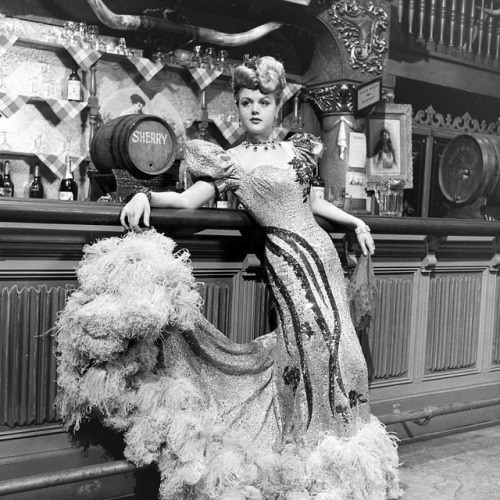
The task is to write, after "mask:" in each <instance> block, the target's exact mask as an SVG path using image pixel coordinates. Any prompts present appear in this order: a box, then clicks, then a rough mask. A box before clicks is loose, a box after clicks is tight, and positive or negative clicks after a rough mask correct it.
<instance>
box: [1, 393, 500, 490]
mask: <svg viewBox="0 0 500 500" xmlns="http://www.w3.org/2000/svg"><path fill="white" fill-rule="evenodd" d="M496 405H500V397H498V398H490V399H483V400H478V401H468V402H460V403H451V404H449V405H444V406H429V407H427V408H422V409H419V410H411V411H405V412H401V413H393V414H389V415H382V416H380V417H379V420H381V421H382V422H383V423H384V424H385V425H390V424H396V423H401V422H409V421H415V422H416V423H419V424H422V422H418V420H422V419H423V420H424V422H423V423H427V422H428V421H429V420H430V419H431V418H433V417H437V416H439V415H448V414H451V413H458V412H461V411H468V410H475V409H478V408H487V407H489V406H496ZM148 467H150V466H145V467H136V466H135V465H133V464H132V463H130V462H128V461H127V460H117V461H114V462H109V463H105V464H99V465H92V466H87V467H81V468H78V469H68V470H65V471H58V472H52V473H43V474H35V475H32V476H26V477H22V478H19V479H11V480H8V481H0V496H2V495H9V494H14V493H22V492H25V491H33V490H38V489H43V488H49V487H53V486H59V485H63V484H70V483H73V482H77V481H85V480H89V479H97V478H102V477H106V476H114V475H118V474H125V473H129V472H135V471H137V470H140V469H146V468H148Z"/></svg>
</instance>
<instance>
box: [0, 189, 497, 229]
mask: <svg viewBox="0 0 500 500" xmlns="http://www.w3.org/2000/svg"><path fill="white" fill-rule="evenodd" d="M10 200H12V199H9V200H7V201H6V200H3V199H2V198H0V226H1V225H2V223H7V224H16V225H19V224H31V225H36V226H39V227H40V230H44V231H45V230H46V226H48V225H51V226H52V228H54V227H58V228H61V229H62V228H64V226H72V227H74V226H82V225H87V226H93V227H94V228H97V227H103V228H106V227H109V228H113V229H114V230H115V231H116V230H119V227H118V226H119V225H120V220H119V215H120V210H121V208H122V207H123V204H119V203H96V202H92V201H89V202H85V201H81V202H71V203H67V202H59V201H57V200H39V201H35V200H31V199H30V200H24V199H19V200H15V201H10ZM360 217H361V218H362V219H363V220H364V221H365V222H366V223H367V224H368V225H369V226H370V227H371V229H372V232H374V233H379V234H412V235H441V236H450V235H454V236H491V237H497V236H500V221H486V220H482V219H439V218H423V217H379V216H374V215H360ZM317 220H318V222H319V223H320V224H321V226H322V227H323V228H324V229H325V230H326V231H328V232H331V233H338V232H347V230H346V228H345V227H344V226H334V225H333V224H330V223H329V222H327V221H326V220H324V219H321V218H319V217H318V218H317ZM34 221H36V223H35V222H34ZM151 223H152V225H154V227H156V228H157V229H162V228H184V229H235V230H240V231H249V230H250V231H253V230H259V226H258V225H257V224H256V223H255V221H253V219H252V218H251V217H250V216H249V215H248V214H247V213H246V212H245V211H244V210H216V209H204V208H202V209H198V210H188V209H182V210H181V209H172V208H168V209H160V208H153V209H152V211H151Z"/></svg>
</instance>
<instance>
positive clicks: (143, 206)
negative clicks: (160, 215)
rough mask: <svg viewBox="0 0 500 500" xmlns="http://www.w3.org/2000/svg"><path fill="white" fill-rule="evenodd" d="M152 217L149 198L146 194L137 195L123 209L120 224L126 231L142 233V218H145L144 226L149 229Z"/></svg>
mask: <svg viewBox="0 0 500 500" xmlns="http://www.w3.org/2000/svg"><path fill="white" fill-rule="evenodd" d="M150 215H151V207H150V206H149V201H148V197H147V196H146V194H145V193H137V194H136V195H134V197H133V198H132V199H131V200H130V201H129V202H128V203H127V204H126V205H125V206H124V207H123V209H122V211H121V214H120V222H121V224H122V226H123V227H124V228H125V229H128V230H129V231H135V232H136V233H141V232H142V231H143V229H142V228H141V226H140V221H141V218H143V221H144V226H145V227H146V228H149V216H150Z"/></svg>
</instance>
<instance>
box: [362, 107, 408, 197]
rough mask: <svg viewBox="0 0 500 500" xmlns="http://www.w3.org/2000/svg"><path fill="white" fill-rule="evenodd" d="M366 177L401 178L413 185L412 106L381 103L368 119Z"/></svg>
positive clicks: (380, 179) (370, 180)
mask: <svg viewBox="0 0 500 500" xmlns="http://www.w3.org/2000/svg"><path fill="white" fill-rule="evenodd" d="M367 134H368V137H367V142H368V145H367V146H368V147H367V155H368V158H367V162H366V163H367V180H368V183H369V184H376V183H378V182H383V181H386V180H389V179H401V180H403V181H404V183H405V189H410V188H412V187H413V172H412V170H413V169H412V156H411V106H410V105H409V104H393V103H383V104H379V105H377V107H376V108H375V109H374V111H373V112H372V113H371V114H370V117H369V119H368V132H367Z"/></svg>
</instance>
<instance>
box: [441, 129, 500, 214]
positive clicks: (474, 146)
mask: <svg viewBox="0 0 500 500" xmlns="http://www.w3.org/2000/svg"><path fill="white" fill-rule="evenodd" d="M499 169H500V137H499V136H496V135H486V134H473V135H459V136H457V137H455V138H454V139H452V140H451V141H450V142H449V143H448V144H447V146H446V148H445V150H444V151H443V156H442V157H441V162H440V164H439V186H440V188H441V191H442V193H443V195H444V196H445V197H446V198H447V199H448V200H449V201H451V202H453V203H455V204H457V205H466V204H468V203H472V202H473V201H474V200H476V199H477V198H479V197H484V198H487V199H488V203H489V204H495V203H498V202H500V183H499V182H498V175H499Z"/></svg>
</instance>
